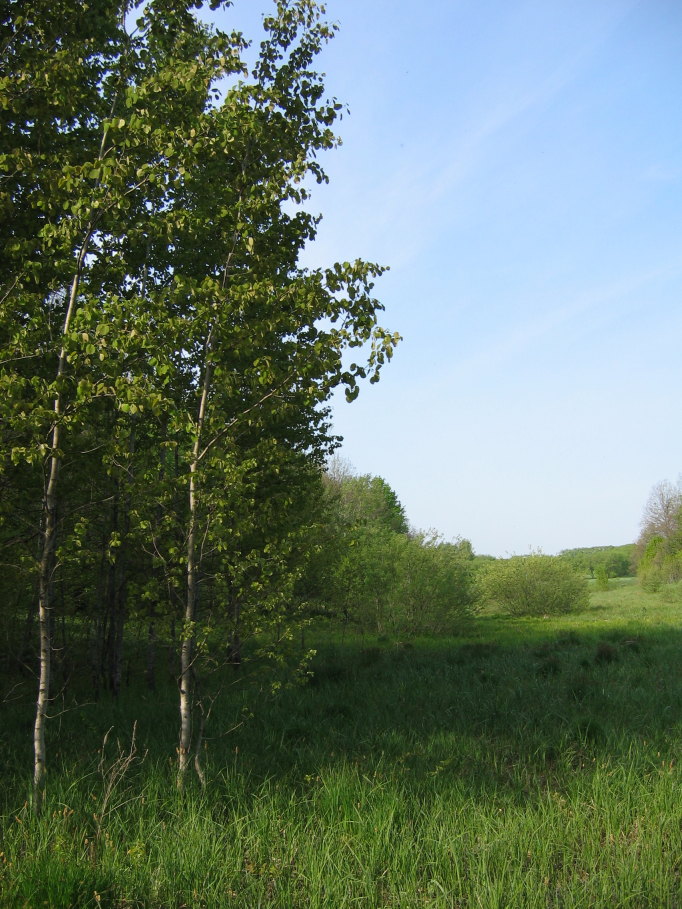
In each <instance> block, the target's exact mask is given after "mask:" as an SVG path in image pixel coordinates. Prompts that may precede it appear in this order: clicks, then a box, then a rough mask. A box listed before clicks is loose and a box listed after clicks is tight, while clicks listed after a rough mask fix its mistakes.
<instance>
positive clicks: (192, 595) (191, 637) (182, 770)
mask: <svg viewBox="0 0 682 909" xmlns="http://www.w3.org/2000/svg"><path fill="white" fill-rule="evenodd" d="M211 340H212V331H209V334H208V338H207V341H206V354H205V367H204V378H203V382H202V387H201V399H200V402H199V414H198V419H197V423H196V427H195V434H194V445H193V447H192V460H191V462H190V468H189V524H188V528H187V598H186V601H185V615H184V619H185V621H184V628H183V631H182V643H181V648H180V741H179V743H178V787H179V788H182V786H183V783H184V780H185V775H186V773H187V768H188V767H189V763H190V756H191V750H192V709H193V706H194V651H195V637H196V636H195V631H194V625H195V622H196V614H197V581H198V570H197V557H196V550H197V533H198V523H199V514H198V504H199V500H198V495H197V479H198V473H199V461H200V456H201V441H202V430H203V427H204V422H205V419H206V409H207V406H208V395H209V391H210V388H211V365H210V362H209V356H210V351H211ZM194 763H195V769H196V771H197V774H198V775H199V778H200V779H201V777H202V774H201V769H200V766H199V755H198V754H196V755H195V761H194Z"/></svg>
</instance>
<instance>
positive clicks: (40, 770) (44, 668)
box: [33, 226, 92, 814]
mask: <svg viewBox="0 0 682 909" xmlns="http://www.w3.org/2000/svg"><path fill="white" fill-rule="evenodd" d="M91 231H92V227H91V226H90V227H89V228H88V230H87V232H86V235H85V239H84V241H83V244H82V246H81V248H80V252H79V254H78V260H77V263H76V273H75V274H74V276H73V281H72V283H71V293H70V294H69V303H68V307H67V310H66V316H65V318H64V327H63V329H62V337H66V334H67V332H68V331H69V328H70V326H71V320H72V318H73V313H74V310H75V308H76V300H77V298H78V288H79V286H80V277H81V270H82V268H83V261H84V259H85V255H86V252H87V248H88V245H89V242H90V234H91ZM65 370H66V349H65V347H62V349H61V351H60V352H59V362H58V364H57V381H59V379H61V377H62V376H63V375H64V372H65ZM53 412H54V422H53V424H52V438H51V450H52V454H51V455H50V459H49V462H48V465H49V473H48V480H47V486H46V488H45V495H44V498H43V535H42V547H41V553H40V559H39V563H38V565H39V568H38V623H39V628H40V671H39V676H38V700H37V701H36V714H35V722H34V725H33V811H34V812H35V814H39V813H40V812H41V810H42V807H43V802H44V799H45V774H46V769H47V763H46V751H45V721H46V719H47V705H48V704H49V702H50V673H51V669H52V666H51V657H52V626H53V622H52V576H53V572H54V554H55V548H56V543H57V489H58V485H59V466H60V459H61V453H60V451H59V430H60V420H61V414H62V400H61V395H60V393H59V392H57V394H56V395H55V399H54V404H53Z"/></svg>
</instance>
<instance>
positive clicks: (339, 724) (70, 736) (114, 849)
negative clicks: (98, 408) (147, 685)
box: [0, 580, 682, 909]
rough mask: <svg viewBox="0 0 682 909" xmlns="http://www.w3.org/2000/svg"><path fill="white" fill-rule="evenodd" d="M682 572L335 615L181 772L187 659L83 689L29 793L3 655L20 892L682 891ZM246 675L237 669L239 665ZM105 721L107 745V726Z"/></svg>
mask: <svg viewBox="0 0 682 909" xmlns="http://www.w3.org/2000/svg"><path fill="white" fill-rule="evenodd" d="M681 618H682V590H681V589H680V588H679V587H678V586H669V587H667V588H666V591H665V594H661V593H647V592H646V591H642V590H641V589H640V588H639V586H638V585H637V583H636V582H635V581H633V580H630V581H618V582H615V585H612V587H611V589H610V590H608V591H606V592H599V591H597V590H596V589H595V590H594V591H593V592H592V594H591V602H590V604H589V606H587V607H586V608H585V609H584V610H583V611H581V612H580V613H574V614H571V615H561V616H556V617H552V618H547V617H524V618H517V617H512V616H509V615H505V614H502V613H500V614H493V615H484V616H480V617H479V618H477V620H476V622H475V624H474V625H472V626H471V627H470V629H469V631H468V632H467V633H466V634H465V635H463V636H459V637H456V638H452V637H439V638H417V639H414V640H413V641H403V640H400V639H397V638H389V637H387V636H382V637H381V638H378V637H377V635H376V634H372V635H369V634H365V635H361V634H358V633H354V634H350V633H346V634H343V633H342V632H337V633H335V634H330V633H329V630H328V626H327V625H326V624H325V620H320V622H322V623H323V624H322V626H321V627H315V626H313V627H311V628H310V629H309V631H308V640H307V642H306V646H309V645H310V644H313V645H314V647H315V649H316V651H317V653H316V655H315V657H314V660H313V663H312V665H311V672H312V673H313V674H312V676H311V677H310V678H309V682H308V684H305V685H293V686H290V687H285V688H284V689H282V690H281V691H280V692H279V694H277V695H275V694H273V693H272V687H271V686H270V685H265V684H263V680H262V676H261V675H260V674H259V673H257V672H255V671H253V672H250V671H249V668H248V665H247V666H246V667H243V668H242V670H240V672H238V673H234V672H231V674H230V676H229V677H228V678H225V677H223V678H221V680H220V682H219V683H217V681H216V680H214V683H215V684H214V687H213V688H212V690H211V692H210V694H211V698H212V699H213V701H212V703H213V709H212V712H211V715H210V717H209V718H208V721H207V723H206V728H205V735H204V740H203V746H202V747H203V751H204V767H205V773H206V786H205V788H204V789H201V788H200V787H199V785H198V784H197V785H196V786H194V785H193V786H189V787H186V788H185V790H184V791H183V792H178V791H177V790H176V788H175V786H174V784H173V781H174V770H173V766H172V760H171V755H169V753H168V747H167V745H168V739H169V737H172V734H173V730H174V728H175V724H176V719H175V712H176V703H175V701H176V694H175V690H174V688H175V686H174V683H173V680H172V678H171V676H170V673H167V680H166V681H165V682H164V684H163V685H160V686H159V691H158V692H157V694H156V696H154V697H152V696H150V695H149V693H146V692H145V691H144V690H143V689H141V688H140V686H139V684H137V683H135V684H134V685H132V684H131V687H130V688H128V687H126V686H125V685H124V686H123V689H122V691H121V694H120V697H119V699H118V700H116V699H115V698H112V697H111V696H104V697H102V698H101V699H100V700H99V701H96V702H95V701H93V700H92V699H89V698H87V696H86V692H81V696H80V703H78V704H77V703H76V700H75V699H74V698H72V697H70V698H65V699H64V701H63V702H62V703H61V710H60V711H57V710H55V712H59V714H60V715H59V717H58V718H57V719H55V720H53V722H54V723H58V724H59V727H60V728H59V745H58V754H56V755H55V756H54V766H53V769H52V770H51V778H50V784H49V786H48V789H47V803H46V810H45V813H44V815H43V817H42V818H39V819H37V818H35V817H34V816H33V815H32V813H31V812H30V810H29V807H28V804H27V802H26V798H25V795H26V790H27V786H26V773H25V767H26V763H27V762H28V761H29V740H28V736H27V734H26V732H27V724H26V707H27V703H28V702H30V700H31V699H32V696H33V683H32V680H30V679H28V678H24V679H23V680H20V681H17V678H16V674H15V673H8V668H9V667H8V666H7V665H6V664H5V665H3V667H2V668H3V676H4V681H7V682H8V685H7V686H6V695H5V701H4V704H3V718H4V722H3V730H2V735H3V753H4V754H5V755H7V756H9V760H8V761H7V762H5V764H4V769H3V771H2V791H3V809H2V815H3V817H2V843H1V844H0V902H2V905H4V906H8V907H14V906H17V907H19V906H31V907H33V906H40V905H48V906H52V907H87V906H92V907H96V906H107V907H111V909H114V907H116V909H123V907H148V909H161V907H164V909H166V907H168V909H171V907H173V909H181V907H202V906H205V907H223V906H224V907H236V906H239V907H249V909H250V907H253V906H272V907H282V906H291V907H308V906H312V907H315V906H319V907H322V906H331V905H334V906H339V907H343V906H353V905H358V906H367V907H370V906H371V907H374V906H376V907H395V906H400V907H411V906H414V907H417V906H433V907H437V906H441V907H452V906H462V907H470V906H471V907H473V906H486V907H497V906H499V907H502V906H529V907H531V906H537V907H546V906H590V907H593V906H603V907H614V906H626V905H627V906H638V907H640V906H651V907H659V906H674V905H677V904H678V903H679V901H680V900H681V899H682V884H681V882H680V857H679V832H680V824H681V822H682V805H681V804H680V801H679V786H680V771H679V767H678V763H677V762H678V757H679V753H680V748H681V747H682V731H681V729H680V715H681V710H682V671H681V670H682V646H681V645H682V639H681V637H682V636H681V634H680V631H679V628H680V619H681ZM233 677H234V678H233ZM93 740H94V741H98V742H99V743H100V747H99V750H98V751H97V753H96V754H93V751H92V749H91V748H90V747H89V743H90V742H91V741H93Z"/></svg>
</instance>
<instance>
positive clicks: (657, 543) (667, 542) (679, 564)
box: [636, 480, 682, 590]
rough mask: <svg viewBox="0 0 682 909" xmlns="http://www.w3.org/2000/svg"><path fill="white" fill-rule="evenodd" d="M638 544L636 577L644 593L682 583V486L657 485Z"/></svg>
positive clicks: (652, 491) (651, 494)
mask: <svg viewBox="0 0 682 909" xmlns="http://www.w3.org/2000/svg"><path fill="white" fill-rule="evenodd" d="M641 526H642V530H641V533H640V536H639V539H638V541H637V547H636V559H637V576H638V577H639V579H640V583H641V584H642V586H643V587H644V588H645V589H648V590H658V589H659V588H660V587H661V586H662V585H663V584H671V583H675V582H676V581H679V580H680V579H682V485H681V484H680V482H679V481H678V483H677V484H673V483H671V482H669V481H668V480H664V481H663V482H661V483H657V484H656V485H655V486H654V487H653V489H652V490H651V493H650V495H649V498H648V499H647V502H646V504H645V506H644V512H643V515H642V525H641Z"/></svg>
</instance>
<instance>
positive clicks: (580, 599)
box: [479, 553, 589, 615]
mask: <svg viewBox="0 0 682 909" xmlns="http://www.w3.org/2000/svg"><path fill="white" fill-rule="evenodd" d="M479 585H480V592H481V596H482V598H483V599H484V600H485V601H487V602H488V603H492V604H495V605H497V606H499V607H500V608H501V609H503V610H505V611H507V612H509V613H511V614H512V615H556V614H558V613H563V612H571V611H573V610H576V609H581V608H584V607H585V606H587V604H588V602H589V593H588V587H587V581H586V580H585V579H584V578H581V577H580V576H579V575H578V574H577V573H576V572H575V570H574V569H573V568H572V567H571V565H570V564H568V563H567V562H566V561H564V560H563V559H561V558H559V557H558V556H546V555H541V554H539V553H533V554H531V555H527V556H512V558H510V559H497V560H496V561H495V562H491V563H490V564H489V565H487V566H486V567H485V568H484V569H483V571H482V572H481V576H480V580H479Z"/></svg>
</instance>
